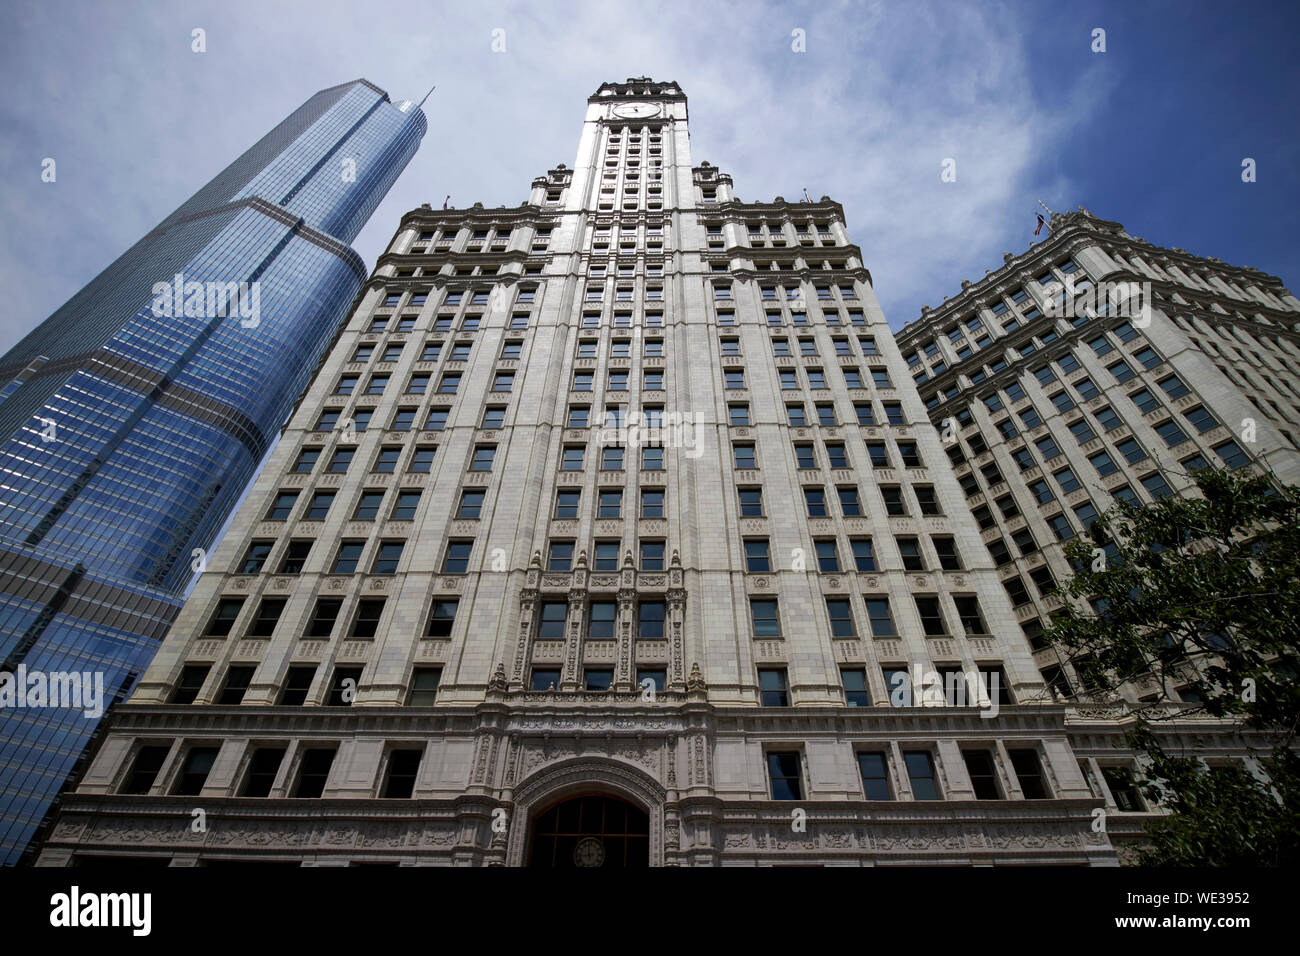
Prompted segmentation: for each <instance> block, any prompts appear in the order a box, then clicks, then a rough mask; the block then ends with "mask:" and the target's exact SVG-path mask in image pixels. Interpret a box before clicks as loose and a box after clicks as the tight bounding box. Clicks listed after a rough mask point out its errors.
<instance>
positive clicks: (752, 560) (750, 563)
mask: <svg viewBox="0 0 1300 956" xmlns="http://www.w3.org/2000/svg"><path fill="white" fill-rule="evenodd" d="M744 547H745V570H746V571H749V572H751V573H754V572H763V573H766V572H769V571H771V570H772V561H771V559H770V557H769V555H768V547H767V539H766V538H746V539H745V542H744Z"/></svg>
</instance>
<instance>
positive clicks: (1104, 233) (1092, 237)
mask: <svg viewBox="0 0 1300 956" xmlns="http://www.w3.org/2000/svg"><path fill="white" fill-rule="evenodd" d="M1052 229H1053V231H1052V235H1051V236H1050V237H1049V238H1048V239H1046V240H1045V241H1043V242H1041V243H1039V244H1037V245H1034V246H1031V247H1030V248H1029V249H1027V250H1026V251H1025V252H1022V253H1021V254H1020V255H1018V256H1013V255H1011V254H1010V253H1008V254H1007V255H1006V256H1005V257H1004V263H1003V265H1002V266H1001V267H999V268H998V269H995V270H993V271H992V272H990V273H989V274H988V275H986V276H985V277H984V278H983V279H980V280H979V281H978V282H973V283H969V284H964V285H963V288H962V291H961V292H960V293H958V294H957V295H956V296H954V297H952V298H950V299H948V300H946V301H945V302H944V303H943V304H942V305H940V306H938V307H936V308H934V309H929V307H923V309H922V314H921V317H920V318H918V319H914V320H912V321H911V322H909V323H908V324H907V325H905V326H904V327H903V328H902V329H901V330H899V332H898V333H897V340H898V344H899V348H900V349H904V350H906V348H907V347H908V346H909V345H911V344H912V343H913V342H915V341H916V340H917V339H919V338H922V337H926V336H928V335H930V334H937V333H938V330H939V327H940V326H943V325H946V324H947V323H948V322H949V321H950V320H951V319H952V318H953V317H954V315H955V314H956V313H964V312H966V311H970V310H972V309H978V308H983V307H984V306H983V301H991V300H993V299H994V298H996V297H997V296H999V295H1000V294H1001V293H1003V292H1004V291H1005V290H1009V289H1010V288H1011V286H1012V285H1015V284H1018V283H1019V282H1020V281H1021V273H1022V272H1025V273H1034V274H1037V273H1038V272H1040V271H1041V270H1042V268H1043V266H1044V261H1045V260H1048V259H1052V258H1055V257H1056V256H1057V255H1060V254H1061V253H1062V252H1070V253H1073V252H1075V251H1077V250H1078V249H1081V248H1084V247H1087V246H1090V245H1097V246H1100V247H1102V248H1103V249H1104V250H1110V249H1115V250H1123V251H1124V252H1125V253H1127V254H1134V255H1141V256H1143V257H1145V258H1150V259H1152V260H1153V261H1155V262H1156V263H1157V264H1161V263H1162V262H1173V263H1177V264H1178V265H1180V266H1182V265H1187V266H1189V267H1192V268H1196V269H1204V268H1207V263H1208V264H1209V267H1212V268H1213V269H1215V270H1216V271H1217V272H1219V273H1221V274H1224V275H1227V276H1229V277H1233V278H1238V279H1241V280H1243V281H1245V282H1247V283H1250V284H1257V285H1261V286H1268V287H1269V291H1272V292H1273V293H1274V294H1278V295H1281V294H1286V289H1285V287H1284V286H1283V285H1282V280H1281V279H1279V278H1277V277H1276V276H1272V275H1269V274H1268V273H1265V272H1261V271H1259V270H1258V269H1254V268H1252V267H1250V266H1234V265H1230V264H1228V263H1226V262H1223V261H1221V260H1219V259H1215V258H1210V257H1205V256H1194V255H1192V254H1190V253H1188V252H1187V251H1186V250H1183V249H1179V248H1166V247H1163V246H1156V245H1153V244H1152V243H1150V242H1147V241H1146V240H1145V239H1142V238H1140V237H1137V236H1131V235H1129V234H1128V233H1126V232H1124V228H1123V226H1122V225H1121V224H1120V223H1118V222H1110V221H1107V220H1104V219H1098V218H1096V217H1095V216H1092V215H1091V214H1087V213H1083V212H1077V213H1066V214H1064V215H1062V214H1057V215H1056V216H1054V217H1053V220H1052ZM1099 278H1101V277H1099ZM1136 278H1138V279H1139V280H1142V281H1147V280H1148V279H1149V277H1147V276H1136ZM1149 281H1151V282H1153V283H1156V282H1159V281H1160V280H1155V279H1150V280H1149ZM1167 284H1168V285H1169V286H1171V287H1172V288H1176V289H1178V290H1179V291H1184V290H1188V287H1186V286H1183V285H1181V284H1179V283H1176V282H1168V283H1167ZM1250 304H1252V305H1259V306H1261V308H1267V306H1263V305H1262V303H1250Z"/></svg>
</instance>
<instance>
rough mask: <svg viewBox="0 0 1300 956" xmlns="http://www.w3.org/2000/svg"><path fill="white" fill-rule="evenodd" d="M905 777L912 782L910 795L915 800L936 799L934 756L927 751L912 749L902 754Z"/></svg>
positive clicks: (937, 797)
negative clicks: (905, 768)
mask: <svg viewBox="0 0 1300 956" xmlns="http://www.w3.org/2000/svg"><path fill="white" fill-rule="evenodd" d="M903 763H904V764H905V765H906V767H907V777H908V779H909V780H911V782H912V795H913V796H914V797H915V798H916V799H917V800H938V799H939V788H938V787H937V786H936V785H935V780H934V758H933V757H931V756H930V754H929V752H928V751H925V750H913V751H907V752H905V753H904V754H903Z"/></svg>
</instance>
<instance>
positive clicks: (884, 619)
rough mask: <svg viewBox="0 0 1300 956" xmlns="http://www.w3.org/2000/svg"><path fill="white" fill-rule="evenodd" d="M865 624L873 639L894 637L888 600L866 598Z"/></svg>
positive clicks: (892, 620) (895, 632) (895, 633)
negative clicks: (869, 628) (868, 627)
mask: <svg viewBox="0 0 1300 956" xmlns="http://www.w3.org/2000/svg"><path fill="white" fill-rule="evenodd" d="M866 604H867V622H868V623H869V624H870V626H871V635H872V636H873V637H895V636H896V635H897V633H898V632H897V631H896V630H894V619H893V617H892V616H891V615H890V613H889V598H884V597H882V598H867V601H866Z"/></svg>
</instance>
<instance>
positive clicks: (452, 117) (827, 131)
mask: <svg viewBox="0 0 1300 956" xmlns="http://www.w3.org/2000/svg"><path fill="white" fill-rule="evenodd" d="M196 28H200V29H202V30H203V31H204V33H205V45H206V50H205V52H202V53H197V52H194V50H193V49H192V31H193V30H194V29H196ZM1298 28H1300V4H1297V3H1295V2H1276V3H1264V2H1254V0H1239V2H1234V3H1232V4H1223V3H1195V2H1190V0H1179V2H1172V0H1127V2H1123V3H1102V2H1097V3H1089V2H1072V3H1069V4H1062V3H1059V2H1051V0H1039V2H1023V3H977V2H968V0H935V2H929V3H927V2H921V0H905V2H892V0H876V2H848V0H841V2H835V0H819V2H814V3H762V2H757V0H755V2H738V3H723V2H713V0H691V2H674V0H655V2H652V3H645V2H642V3H628V2H621V0H603V2H596V3H584V2H580V0H572V2H567V0H566V2H563V3H560V2H549V0H533V2H523V3H493V2H460V3H437V2H425V3H386V2H382V0H367V2H364V3H359V2H346V3H343V2H333V0H314V2H306V3H296V2H278V0H259V2H241V0H222V2H218V3H196V2H187V0H181V2H171V3H161V2H154V3H146V2H140V3H134V2H127V0H119V2H112V3H104V2H90V3H70V2H62V0H42V2H39V3H37V2H31V3H18V2H14V0H0V91H3V92H2V93H0V216H2V218H0V223H2V228H0V286H2V288H3V293H4V299H3V301H4V306H5V307H4V309H3V310H2V311H0V352H3V351H5V350H7V349H8V348H9V347H11V346H12V345H13V344H14V343H15V342H17V340H18V339H19V338H21V337H22V335H24V334H26V333H27V332H28V331H29V330H30V329H32V328H33V327H34V326H35V325H37V324H38V323H39V322H41V321H42V320H43V319H44V318H45V317H47V316H48V315H49V314H50V313H51V312H53V311H54V310H55V309H56V308H57V307H58V306H60V305H61V304H62V303H63V302H64V301H66V300H67V299H68V298H69V297H70V296H71V295H72V294H73V293H75V292H76V291H77V290H78V289H80V288H81V287H82V286H83V285H84V284H85V283H86V282H87V281H89V280H90V279H91V278H92V277H94V276H95V275H96V274H97V273H98V272H99V271H100V270H101V269H103V268H104V267H105V266H107V265H108V264H109V263H110V262H112V260H113V259H115V258H116V257H117V256H118V255H120V254H121V253H122V252H124V251H125V250H126V249H127V248H128V247H129V246H130V245H131V244H132V243H133V242H135V241H136V240H137V239H139V238H140V237H141V236H142V235H143V234H144V233H146V232H147V231H149V230H150V229H151V228H153V227H154V226H155V225H156V224H157V223H158V222H159V221H160V220H162V219H163V218H164V217H165V216H166V215H167V214H168V213H170V212H171V211H172V210H173V209H174V208H176V207H177V206H178V205H180V204H181V203H182V202H183V201H184V200H185V199H187V198H188V197H189V196H190V195H191V194H192V193H194V192H195V191H196V190H197V189H198V188H199V187H201V186H202V185H203V184H204V183H206V182H207V181H208V180H209V179H210V178H211V177H212V176H213V175H215V174H216V173H217V172H219V171H220V170H221V169H223V168H224V167H225V166H226V165H227V164H228V163H229V162H230V161H231V160H233V159H234V158H235V157H236V156H238V155H239V154H240V153H242V152H243V151H244V150H245V149H246V148H248V147H249V146H250V145H252V143H253V142H255V141H256V140H257V139H258V138H260V137H261V136H262V135H263V134H264V133H266V132H267V131H268V130H269V129H270V128H271V127H273V126H274V125H275V124H276V123H278V122H279V121H280V120H281V119H283V118H284V117H285V116H286V115H288V113H289V112H291V111H292V110H293V109H294V108H296V107H297V106H299V105H300V104H301V103H302V102H303V101H304V100H306V99H307V98H308V97H309V96H310V95H311V94H312V93H314V92H315V91H317V90H319V89H322V88H325V87H328V86H333V85H335V84H337V83H340V82H344V81H348V80H352V79H356V78H358V77H365V78H366V79H368V80H370V81H371V82H373V83H375V84H376V85H378V86H379V87H381V88H382V89H385V90H387V91H388V93H389V95H390V97H391V98H392V99H393V100H394V101H395V102H400V101H401V100H403V99H414V100H418V99H419V98H420V97H421V96H423V95H424V93H425V91H427V90H428V89H429V87H430V86H431V85H435V84H436V86H437V89H436V91H435V92H434V93H433V95H432V96H431V97H430V98H429V100H428V102H427V103H426V104H425V112H426V114H427V115H428V118H429V132H428V134H427V135H426V136H425V138H424V142H423V145H422V146H421V148H420V150H419V152H418V153H417V154H416V156H415V158H414V159H413V160H412V161H411V163H410V165H409V166H408V167H407V169H406V171H405V173H403V175H402V177H401V178H400V179H399V180H398V182H397V184H396V185H395V186H394V187H393V189H392V190H391V191H390V192H389V194H388V197H387V198H386V200H385V201H384V202H383V204H382V205H381V206H380V207H379V209H378V210H377V211H376V212H375V214H374V216H373V217H372V218H371V220H370V222H369V224H368V225H367V226H366V228H365V229H364V231H363V232H362V233H361V234H360V236H358V238H357V240H356V242H355V243H354V248H356V250H357V251H358V252H359V253H360V254H361V256H362V258H363V259H364V260H365V261H366V264H367V266H373V264H374V262H375V259H376V258H377V257H378V255H379V254H380V252H382V250H383V249H384V247H385V246H386V245H387V243H388V242H389V240H390V239H391V237H392V235H393V233H394V231H395V230H396V227H397V224H398V221H399V219H400V217H401V215H402V213H404V212H405V211H407V210H409V209H411V208H414V207H416V206H418V205H420V204H421V203H425V202H428V203H430V204H432V205H434V206H435V208H436V207H440V206H441V204H442V201H443V199H444V197H445V196H448V195H450V196H451V203H452V205H455V206H469V205H472V204H473V203H475V202H481V203H483V204H484V205H485V206H497V205H505V206H517V205H518V204H519V203H521V202H523V201H524V200H525V199H526V198H527V196H528V191H529V186H530V184H531V182H532V180H533V179H534V178H535V177H536V176H538V175H541V174H543V173H545V171H546V170H548V169H550V168H552V167H554V166H556V165H557V164H559V163H565V164H566V165H572V164H573V161H574V157H575V155H576V151H577V139H578V134H579V132H580V126H581V123H582V118H583V114H584V110H585V107H586V100H587V97H588V96H590V95H591V94H592V93H594V92H595V91H596V89H597V87H598V86H599V85H600V84H601V83H602V82H605V81H609V80H620V81H621V80H624V79H626V78H627V77H630V76H650V77H653V78H654V79H657V80H674V81H676V82H677V83H678V84H680V86H681V87H682V89H683V90H684V91H685V92H686V94H687V96H688V98H689V106H690V119H691V151H692V158H693V160H694V162H695V163H696V164H697V165H698V164H699V163H700V162H702V161H705V160H707V161H708V162H710V163H712V164H713V165H715V166H718V167H720V168H721V170H722V171H724V172H726V173H729V174H730V175H731V176H732V177H733V181H734V185H735V192H736V195H737V196H738V197H739V198H740V199H742V200H744V201H760V200H771V199H772V198H774V197H776V196H778V195H779V196H784V197H785V198H786V199H789V200H791V201H794V200H796V199H797V198H799V197H800V196H801V195H802V191H803V190H804V189H807V190H808V192H809V193H810V194H811V195H812V196H813V198H814V199H816V198H819V197H821V196H824V195H825V196H829V197H830V198H832V199H834V200H836V201H838V202H840V203H841V204H842V205H843V207H844V211H845V217H846V220H847V225H848V229H849V234H850V237H851V238H852V239H853V241H855V242H856V243H857V244H858V245H859V246H860V247H861V248H862V250H863V258H864V260H865V262H866V265H867V267H868V269H869V270H870V271H871V275H872V279H873V284H874V287H875V290H876V294H877V296H878V298H879V299H880V301H881V304H882V306H883V307H884V310H885V315H886V316H887V317H888V319H889V321H890V324H891V326H892V327H893V328H895V329H898V328H901V327H902V326H903V325H904V324H906V323H908V322H911V321H914V320H915V319H916V318H918V317H919V315H920V309H921V306H922V305H923V304H929V305H932V306H935V305H938V304H939V303H940V302H942V301H943V299H944V298H945V297H946V296H950V295H955V294H956V293H958V292H959V291H960V289H961V280H962V279H967V278H968V279H971V280H976V279H978V278H980V277H982V276H983V275H984V273H985V272H986V271H987V270H990V269H993V268H996V267H997V266H1000V265H1001V263H1002V255H1003V253H1004V252H1014V253H1020V252H1022V251H1024V250H1025V249H1027V248H1028V247H1029V246H1030V244H1031V243H1033V242H1035V241H1040V240H1041V238H1042V237H1040V240H1036V239H1035V237H1034V236H1033V229H1034V226H1035V218H1034V217H1035V213H1036V212H1037V211H1038V210H1039V208H1040V207H1039V206H1038V201H1039V200H1041V201H1042V202H1044V203H1046V204H1047V205H1048V206H1049V207H1050V208H1052V209H1055V210H1058V211H1068V210H1073V209H1075V208H1077V207H1078V206H1084V207H1086V208H1087V209H1089V210H1090V211H1091V212H1092V213H1094V214H1096V215H1098V216H1100V217H1102V218H1105V219H1111V220H1116V221H1119V222H1121V223H1123V224H1124V225H1125V227H1126V228H1127V229H1128V231H1129V232H1130V233H1131V234H1133V235H1136V236H1140V237H1142V238H1145V239H1147V240H1149V241H1151V242H1153V243H1156V244H1158V245H1166V246H1178V247H1182V248H1185V249H1186V250H1187V251H1189V252H1192V253H1195V254H1198V255H1207V256H1217V257H1219V258H1221V259H1223V260H1225V261H1226V262H1228V263H1231V264H1234V265H1249V266H1253V267H1255V268H1258V269H1262V270H1264V271H1265V272H1269V273H1272V274H1274V275H1277V276H1280V277H1281V278H1282V279H1283V281H1284V282H1286V283H1288V284H1289V287H1290V288H1292V289H1293V290H1294V289H1296V288H1297V285H1300V232H1297V230H1295V229H1294V228H1293V224H1294V220H1295V218H1296V210H1297V208H1300V202H1297V200H1300V163H1298V162H1297V160H1298V159H1300V155H1298V153H1300V145H1298V144H1300V140H1298V138H1297V129H1298V128H1300V123H1298V122H1297V121H1298V120H1300V104H1298V99H1300V98H1298V96H1297V93H1300V29H1298ZM1097 30H1103V31H1104V45H1105V49H1104V52H1103V51H1099V50H1096V49H1094V47H1096V46H1098V35H1097V34H1096V33H1095V31H1097ZM498 31H504V33H501V32H498ZM796 31H802V34H798V33H796ZM502 39H503V40H504V50H503V51H499V48H500V47H501V46H502V45H503V44H502ZM494 40H495V43H494ZM800 41H801V42H800ZM494 45H495V46H496V47H497V48H498V50H494V49H493V47H494ZM800 47H802V49H799V48H800ZM47 158H52V159H54V160H55V163H56V166H55V169H56V179H55V181H54V182H43V181H42V176H41V173H42V169H43V165H42V164H43V160H45V159H47ZM1247 158H1250V159H1253V160H1254V166H1255V181H1254V182H1243V180H1242V163H1243V160H1245V159H1247ZM945 160H953V161H954V164H953V166H952V168H954V169H955V172H956V179H955V181H952V182H944V181H943V177H942V172H943V169H944V163H945Z"/></svg>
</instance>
